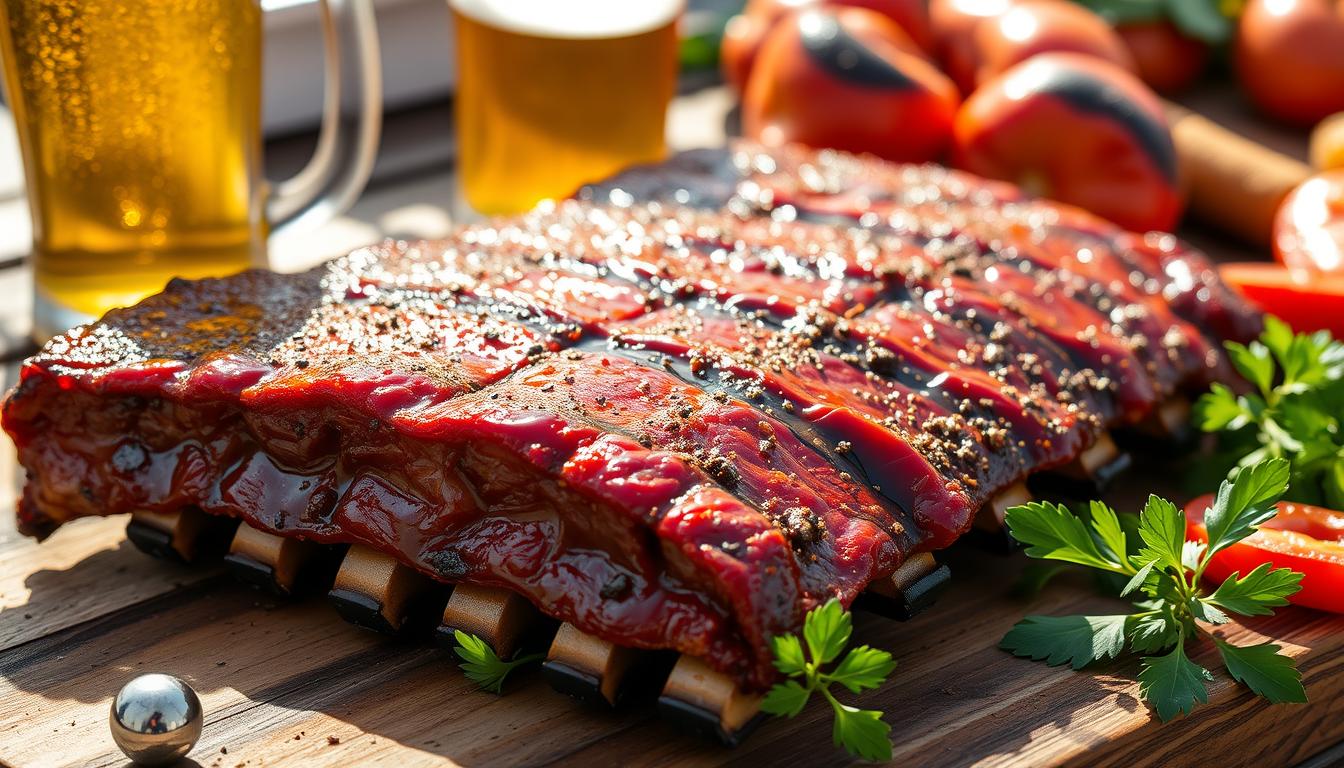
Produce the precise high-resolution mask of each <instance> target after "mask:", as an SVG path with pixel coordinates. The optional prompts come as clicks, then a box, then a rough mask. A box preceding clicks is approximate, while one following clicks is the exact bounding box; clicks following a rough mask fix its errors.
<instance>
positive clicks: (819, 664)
mask: <svg viewBox="0 0 1344 768" xmlns="http://www.w3.org/2000/svg"><path fill="white" fill-rule="evenodd" d="M852 631H853V625H852V623H851V620H850V615H849V612H848V611H846V610H845V609H844V608H842V607H841V605H840V601H839V600H836V599H835V598H831V599H830V600H829V601H827V602H826V604H825V605H822V606H820V607H817V608H814V609H812V610H811V611H809V612H808V614H807V617H806V618H805V619H804V620H803V639H802V641H800V640H799V639H798V636H797V635H779V636H776V637H774V638H773V639H772V640H771V646H772V647H773V649H774V653H775V668H776V669H778V670H779V671H780V672H782V673H783V674H784V675H786V676H788V677H789V678H790V679H789V680H786V681H784V682H782V683H777V684H775V686H774V687H773V688H771V689H770V692H769V693H767V694H766V695H765V699H764V700H763V701H762V702H761V710H762V711H764V712H766V713H768V714H771V715H779V716H782V717H793V716H795V715H797V714H798V713H799V712H802V711H803V707H804V706H806V705H807V701H808V699H809V698H811V696H812V694H813V693H814V692H819V693H820V694H821V696H822V698H824V699H826V702H827V703H828V704H830V705H831V709H832V710H834V712H835V721H834V724H833V725H832V728H831V738H832V740H833V741H834V742H835V745H836V746H838V747H844V749H845V751H847V752H849V753H850V754H851V755H856V756H858V757H861V758H863V759H865V760H890V759H891V738H890V736H889V734H890V732H891V726H890V725H887V724H886V723H885V722H883V721H882V713H881V712H877V711H874V710H871V709H858V708H857V707H851V706H849V705H847V704H842V703H841V702H840V701H838V700H837V699H836V698H835V696H834V695H833V694H832V693H831V691H830V687H831V685H832V684H837V683H838V684H839V685H842V686H844V687H845V688H847V689H849V691H850V693H860V692H862V691H865V690H869V689H872V688H877V687H879V686H881V685H882V683H884V682H885V681H886V679H887V676H888V675H890V674H891V671H892V670H893V669H895V668H896V662H895V661H893V660H892V658H891V654H890V653H887V652H886V651H881V650H878V649H876V648H870V647H868V646H866V645H861V646H859V647H857V648H852V649H850V651H849V653H847V654H845V657H844V658H843V659H841V660H840V663H839V664H836V665H835V666H834V667H833V668H832V669H831V670H830V671H829V672H827V671H823V668H824V667H825V666H827V665H828V664H830V663H831V662H833V661H835V660H836V659H837V658H839V656H840V653H841V652H842V651H844V650H845V646H847V645H848V644H849V636H850V634H851V632H852ZM804 642H806V644H807V649H806V652H804V649H803V643H804Z"/></svg>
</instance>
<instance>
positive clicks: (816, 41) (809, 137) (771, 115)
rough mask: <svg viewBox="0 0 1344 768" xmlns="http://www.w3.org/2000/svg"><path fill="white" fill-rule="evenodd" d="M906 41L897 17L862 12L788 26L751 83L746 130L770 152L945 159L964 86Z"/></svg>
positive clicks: (823, 11) (802, 18)
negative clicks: (791, 145)
mask: <svg viewBox="0 0 1344 768" xmlns="http://www.w3.org/2000/svg"><path fill="white" fill-rule="evenodd" d="M902 39H903V38H902V36H901V35H900V30H899V29H898V28H897V27H896V25H895V24H894V23H893V22H892V21H891V20H890V19H888V18H886V17H885V16H882V15H881V14H878V13H875V12H873V11H869V10H865V9H862V8H824V7H823V8H816V9H811V10H806V11H802V12H800V13H797V14H794V15H792V16H789V17H786V18H784V19H781V20H780V22H779V23H778V24H776V25H775V29H774V30H773V31H771V33H770V36H769V37H768V38H767V39H766V42H765V46H764V47H763V48H762V49H761V55H760V60H759V61H758V63H757V65H756V68H755V69H754V70H753V71H752V73H751V77H750V79H749V80H748V82H747V93H746V97H745V98H744V99H743V102H742V128H743V132H744V133H745V134H746V135H747V136H749V137H752V138H755V139H758V140H760V141H762V142H764V143H766V144H781V143H785V142H790V141H797V142H801V143H803V144H807V145H810V146H813V147H834V148H836V149H845V150H850V151H853V152H871V153H873V154H876V155H879V156H881V157H884V158H887V159H889V160H896V161H905V162H923V161H928V160H934V159H937V158H939V157H941V156H942V155H943V153H944V151H945V150H946V149H947V145H948V142H949V141H950V140H951V136H952V119H953V117H954V116H955V114H956V111H957V102H958V99H957V88H956V86H955V85H953V84H952V81H951V80H948V79H947V77H946V76H945V75H943V73H941V72H939V71H938V69H937V67H935V66H934V65H933V64H932V63H931V62H929V61H928V60H926V59H924V58H923V57H921V56H919V55H918V54H915V53H912V52H910V51H909V50H906V49H904V48H903V47H902V43H901V40H902Z"/></svg>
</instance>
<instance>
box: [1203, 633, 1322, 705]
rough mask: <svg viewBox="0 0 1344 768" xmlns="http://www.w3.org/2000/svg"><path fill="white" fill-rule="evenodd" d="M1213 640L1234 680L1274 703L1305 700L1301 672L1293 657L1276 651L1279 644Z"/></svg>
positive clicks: (1299, 702) (1301, 701) (1305, 694)
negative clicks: (1245, 644) (1252, 643)
mask: <svg viewBox="0 0 1344 768" xmlns="http://www.w3.org/2000/svg"><path fill="white" fill-rule="evenodd" d="M1213 642H1214V644H1215V645H1217V646H1218V652H1219V653H1220V654H1222V657H1223V664H1225V665H1226V666H1227V671H1228V674H1230V675H1232V677H1233V678H1235V679H1236V680H1237V682H1239V683H1243V684H1245V685H1246V687H1247V688H1250V689H1251V690H1252V691H1255V692H1256V693H1257V694H1259V695H1261V696H1264V697H1265V698H1266V699H1269V700H1270V701H1272V702H1274V703H1275V704H1279V703H1284V702H1293V703H1297V704H1303V703H1306V701H1307V691H1306V689H1305V688H1303V687H1302V673H1300V672H1298V671H1297V667H1296V666H1294V664H1293V660H1292V659H1290V658H1288V657H1287V656H1284V655H1283V654H1281V653H1279V646H1277V645H1274V644H1273V643H1261V644H1260V645H1249V646H1238V645H1232V644H1231V643H1228V642H1225V641H1223V640H1220V639H1218V638H1214V640H1213Z"/></svg>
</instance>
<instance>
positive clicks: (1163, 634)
mask: <svg viewBox="0 0 1344 768" xmlns="http://www.w3.org/2000/svg"><path fill="white" fill-rule="evenodd" d="M1125 635H1126V636H1127V637H1128V638H1129V647H1130V649H1131V650H1133V651H1134V652H1135V653H1156V652H1157V651H1161V650H1164V649H1166V648H1170V647H1171V646H1172V644H1173V643H1175V642H1176V640H1177V639H1178V638H1179V637H1180V631H1179V629H1178V624H1177V622H1176V619H1175V618H1174V617H1173V616H1172V615H1171V612H1170V611H1166V610H1156V611H1152V612H1149V613H1136V614H1134V615H1133V616H1130V617H1129V620H1128V621H1126V622H1125Z"/></svg>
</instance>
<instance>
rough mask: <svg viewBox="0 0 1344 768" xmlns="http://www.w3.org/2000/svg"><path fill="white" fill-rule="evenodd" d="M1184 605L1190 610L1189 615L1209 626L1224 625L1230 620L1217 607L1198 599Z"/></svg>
mask: <svg viewBox="0 0 1344 768" xmlns="http://www.w3.org/2000/svg"><path fill="white" fill-rule="evenodd" d="M1185 605H1186V607H1187V608H1188V609H1189V610H1190V615H1191V616H1194V617H1195V618H1196V619H1199V620H1200V621H1207V622H1208V623H1210V624H1226V623H1228V622H1229V621H1231V620H1232V617H1231V616H1228V615H1227V614H1226V613H1223V612H1222V611H1221V610H1219V608H1218V607H1217V606H1215V605H1211V604H1209V603H1206V602H1204V601H1203V600H1200V599H1199V598H1193V599H1191V600H1188V601H1186V604H1185Z"/></svg>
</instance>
